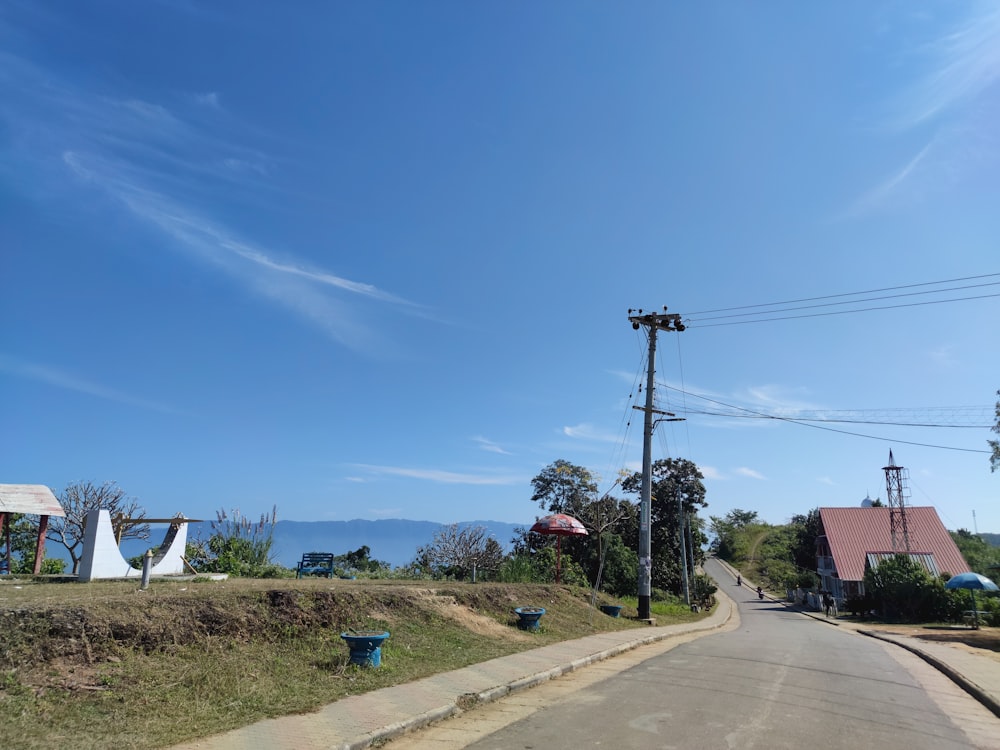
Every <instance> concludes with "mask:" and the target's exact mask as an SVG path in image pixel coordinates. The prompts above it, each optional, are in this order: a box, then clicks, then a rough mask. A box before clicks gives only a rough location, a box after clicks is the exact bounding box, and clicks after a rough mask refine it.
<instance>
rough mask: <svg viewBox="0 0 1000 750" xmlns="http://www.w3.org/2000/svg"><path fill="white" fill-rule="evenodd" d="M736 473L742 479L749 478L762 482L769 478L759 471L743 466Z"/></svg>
mask: <svg viewBox="0 0 1000 750" xmlns="http://www.w3.org/2000/svg"><path fill="white" fill-rule="evenodd" d="M736 473H737V474H739V475H740V476H741V477H749V478H750V479H760V480H764V479H767V477H765V476H764V475H763V474H761V473H760V472H759V471H756V470H754V469H750V468H747V467H746V466H741V467H739V468H738V469H736Z"/></svg>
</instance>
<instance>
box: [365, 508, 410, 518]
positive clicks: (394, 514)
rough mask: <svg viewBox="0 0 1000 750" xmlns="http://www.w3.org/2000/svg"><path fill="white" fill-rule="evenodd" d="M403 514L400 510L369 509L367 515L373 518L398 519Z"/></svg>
mask: <svg viewBox="0 0 1000 750" xmlns="http://www.w3.org/2000/svg"><path fill="white" fill-rule="evenodd" d="M402 513H403V509H402V508H369V509H368V515H370V516H374V517H375V518H399V517H400V516H401V515H402Z"/></svg>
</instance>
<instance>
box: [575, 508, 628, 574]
mask: <svg viewBox="0 0 1000 750" xmlns="http://www.w3.org/2000/svg"><path fill="white" fill-rule="evenodd" d="M636 513H637V509H636V508H635V506H634V505H633V504H632V503H630V502H629V501H628V500H619V499H618V498H616V497H611V496H610V495H607V494H606V495H604V497H602V498H601V499H599V500H594V501H593V502H591V503H590V504H589V505H587V506H586V507H584V508H582V509H581V513H580V521H581V522H582V523H583V525H584V526H586V527H587V530H588V531H589V532H590V537H591V539H593V540H594V542H595V543H596V547H597V550H596V551H597V560H596V564H597V570H596V571H595V572H594V574H593V576H592V580H593V581H594V591H595V593H596V592H597V591H599V590H600V588H601V581H602V577H603V575H604V565H605V562H606V547H607V546H608V545H609V544H611V545H613V548H614V549H616V550H618V551H619V554H618V555H616V558H617V559H616V560H615V564H616V568H617V570H616V575H615V578H616V583H617V578H619V577H620V573H621V567H622V566H623V565H625V566H627V565H628V560H627V558H623V557H622V555H621V554H620V551H621V550H623V549H626V548H625V545H624V544H623V543H622V540H621V537H620V536H619V535H618V534H615V533H613V531H614V529H616V528H619V527H620V526H622V525H623V523H622V522H623V521H626V520H627V519H629V518H630V517H631V516H634V515H636ZM615 542H617V544H615ZM632 557H634V558H635V561H636V566H637V567H636V569H635V570H634V571H633V572H632V575H631V576H630V577H631V579H632V580H633V582H634V580H635V579H636V578H637V577H638V573H639V571H638V560H639V558H638V556H637V555H635V554H634V553H633V555H632ZM581 562H582V561H581ZM585 567H590V568H593V565H589V566H585ZM616 583H615V584H613V585H616Z"/></svg>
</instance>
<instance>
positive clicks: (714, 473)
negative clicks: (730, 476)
mask: <svg viewBox="0 0 1000 750" xmlns="http://www.w3.org/2000/svg"><path fill="white" fill-rule="evenodd" d="M698 471H700V472H701V474H702V476H703V477H705V479H714V480H716V481H718V480H722V479H725V478H726V477H725V476H724V475H723V474H722V472H720V471H719V470H718V469H716V468H715V467H714V466H703V465H702V464H698Z"/></svg>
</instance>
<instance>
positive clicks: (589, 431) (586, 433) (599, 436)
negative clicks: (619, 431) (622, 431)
mask: <svg viewBox="0 0 1000 750" xmlns="http://www.w3.org/2000/svg"><path fill="white" fill-rule="evenodd" d="M562 433H563V435H566V436H567V437H571V438H576V439H579V440H599V441H601V442H604V443H614V442H617V441H618V439H619V438H618V436H617V435H612V434H611V433H610V432H601V431H600V430H598V429H597V428H595V427H594V425H592V424H588V423H581V424H578V425H575V426H566V427H563V428H562Z"/></svg>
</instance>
